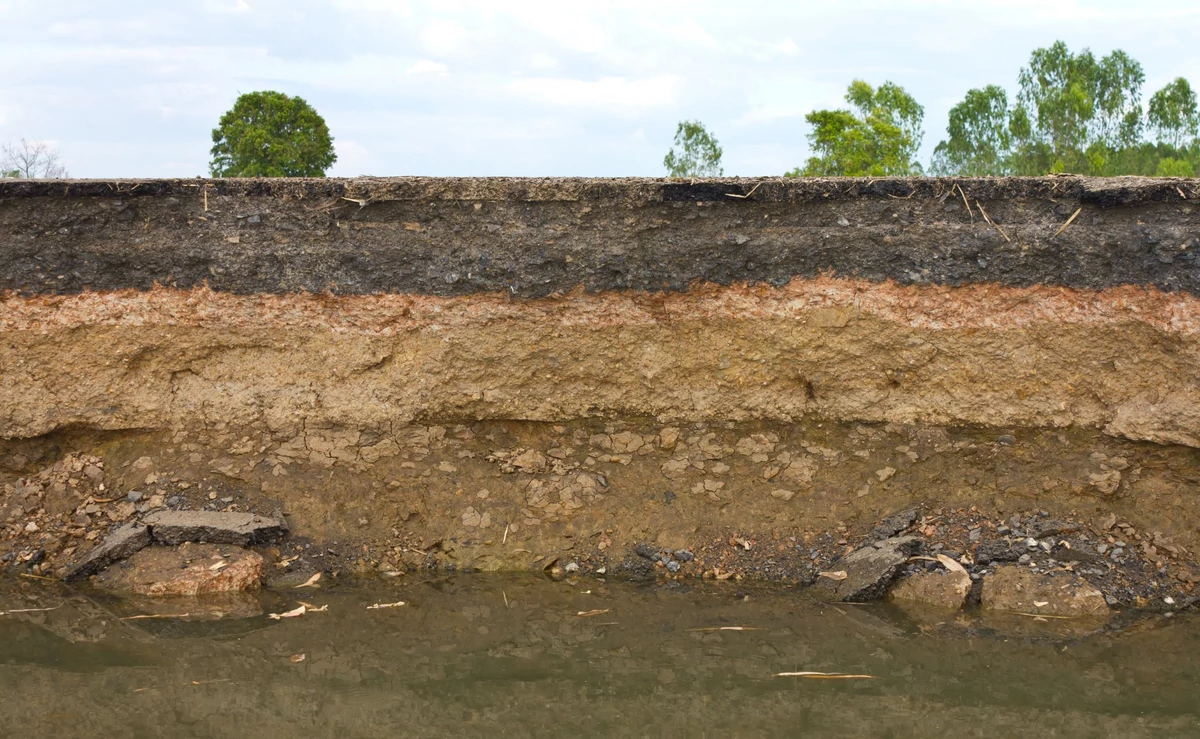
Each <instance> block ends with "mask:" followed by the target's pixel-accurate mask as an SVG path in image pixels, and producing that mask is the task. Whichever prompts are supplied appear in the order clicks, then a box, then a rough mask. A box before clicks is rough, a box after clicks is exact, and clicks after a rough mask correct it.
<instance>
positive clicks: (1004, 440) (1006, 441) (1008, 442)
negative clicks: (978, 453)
mask: <svg viewBox="0 0 1200 739" xmlns="http://www.w3.org/2000/svg"><path fill="white" fill-rule="evenodd" d="M996 443H997V444H1003V445H1004V446H1012V445H1013V444H1016V443H1017V439H1016V437H1014V436H1013V435H1012V434H1000V435H999V436H997V437H996Z"/></svg>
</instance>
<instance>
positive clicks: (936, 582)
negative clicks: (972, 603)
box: [888, 571, 971, 611]
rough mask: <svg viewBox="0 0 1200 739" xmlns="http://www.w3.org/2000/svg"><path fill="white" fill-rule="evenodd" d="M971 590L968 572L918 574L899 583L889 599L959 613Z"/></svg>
mask: <svg viewBox="0 0 1200 739" xmlns="http://www.w3.org/2000/svg"><path fill="white" fill-rule="evenodd" d="M970 590H971V576H970V575H968V574H967V573H966V572H946V571H937V572H917V573H915V574H912V575H909V576H908V577H906V578H904V579H903V580H901V581H900V582H899V583H897V584H896V587H894V588H892V592H891V593H889V595H888V597H890V598H891V599H892V600H897V601H907V602H911V603H921V604H924V605H929V606H933V607H935V608H942V609H946V610H950V611H957V610H958V609H960V608H962V607H963V604H964V603H965V602H966V600H967V593H968V592H970Z"/></svg>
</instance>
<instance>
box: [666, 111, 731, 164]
mask: <svg viewBox="0 0 1200 739" xmlns="http://www.w3.org/2000/svg"><path fill="white" fill-rule="evenodd" d="M663 166H664V167H666V168H667V176H668V177H720V176H721V175H722V174H724V173H725V170H724V169H723V168H722V167H721V146H720V145H719V144H718V143H717V139H716V138H715V137H713V135H712V134H710V133H709V132H708V130H707V129H705V128H704V124H703V123H701V122H700V121H680V122H679V126H678V127H677V128H676V129H675V144H674V145H673V146H672V147H671V150H670V151H668V152H667V155H666V156H665V157H664V158H663Z"/></svg>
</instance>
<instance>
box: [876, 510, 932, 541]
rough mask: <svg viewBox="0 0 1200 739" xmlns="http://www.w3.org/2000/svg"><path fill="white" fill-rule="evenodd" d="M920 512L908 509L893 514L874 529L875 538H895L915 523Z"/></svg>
mask: <svg viewBox="0 0 1200 739" xmlns="http://www.w3.org/2000/svg"><path fill="white" fill-rule="evenodd" d="M920 515H921V512H920V511H919V510H917V509H916V508H909V509H908V510H906V511H900V512H899V513H893V514H892V515H890V516H888V517H887V518H885V519H883V520H882V521H880V522H879V525H877V526H876V527H875V536H877V537H879V538H880V539H887V538H889V537H892V536H895V535H897V534H899V533H900V532H902V531H904V530H905V529H907V528H908V527H909V526H912V525H913V524H914V523H916V522H917V518H918V517H919V516H920Z"/></svg>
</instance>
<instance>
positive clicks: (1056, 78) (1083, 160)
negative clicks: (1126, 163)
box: [1011, 41, 1146, 174]
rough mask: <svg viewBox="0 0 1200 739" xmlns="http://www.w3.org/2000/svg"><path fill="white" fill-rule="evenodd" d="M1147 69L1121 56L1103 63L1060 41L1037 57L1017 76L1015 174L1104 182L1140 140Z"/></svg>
mask: <svg viewBox="0 0 1200 739" xmlns="http://www.w3.org/2000/svg"><path fill="white" fill-rule="evenodd" d="M1145 78H1146V77H1145V74H1144V73H1143V72H1142V66H1141V65H1140V64H1138V62H1137V61H1136V60H1134V59H1133V58H1132V57H1130V56H1129V55H1128V54H1126V53H1125V52H1123V51H1121V50H1120V49H1118V50H1116V51H1114V52H1112V53H1111V54H1109V55H1108V56H1106V57H1103V58H1102V59H1100V60H1097V59H1096V57H1095V56H1094V55H1093V54H1092V52H1091V51H1090V50H1088V49H1084V50H1083V51H1081V52H1079V53H1078V54H1072V53H1071V51H1070V49H1068V48H1067V45H1066V43H1064V42H1062V41H1056V42H1055V43H1054V44H1053V45H1052V46H1050V47H1048V48H1045V49H1035V50H1034V52H1033V54H1032V55H1030V59H1029V66H1027V67H1024V68H1022V69H1021V73H1020V75H1019V76H1018V82H1019V84H1020V92H1019V93H1018V94H1017V109H1016V110H1015V111H1014V112H1013V118H1014V120H1013V125H1012V128H1011V130H1012V131H1013V133H1014V135H1015V137H1016V139H1017V141H1016V142H1015V144H1016V147H1017V149H1018V151H1017V152H1016V157H1015V159H1014V161H1013V165H1014V166H1013V169H1014V172H1013V173H1014V174H1045V173H1046V172H1047V171H1050V172H1084V173H1089V172H1091V173H1096V174H1099V173H1100V170H1102V169H1104V166H1105V163H1106V161H1107V160H1108V158H1109V156H1110V154H1111V152H1112V151H1113V150H1115V149H1118V148H1120V147H1122V146H1130V145H1133V144H1135V143H1136V142H1137V140H1138V138H1139V135H1140V133H1141V110H1142V107H1141V91H1142V84H1143V82H1145Z"/></svg>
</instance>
